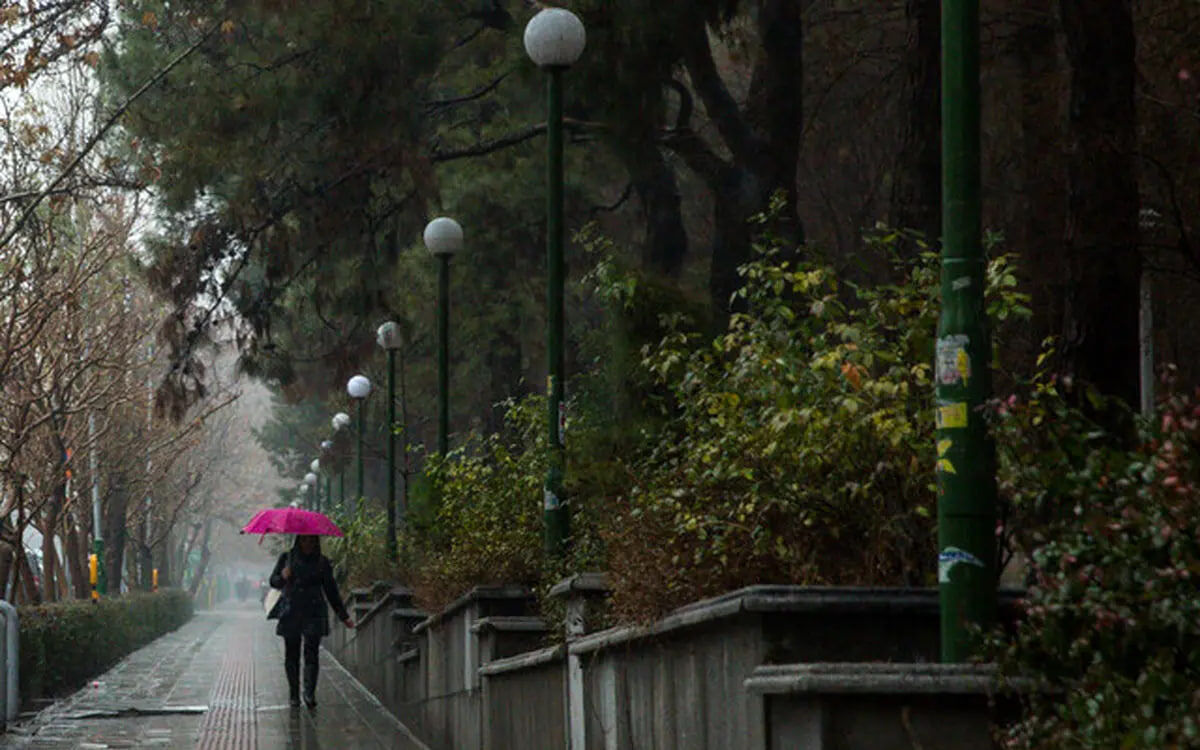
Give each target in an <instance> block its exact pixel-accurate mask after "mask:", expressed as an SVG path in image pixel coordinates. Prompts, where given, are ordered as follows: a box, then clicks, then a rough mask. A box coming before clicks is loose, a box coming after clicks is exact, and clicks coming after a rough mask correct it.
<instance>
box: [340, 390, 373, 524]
mask: <svg viewBox="0 0 1200 750" xmlns="http://www.w3.org/2000/svg"><path fill="white" fill-rule="evenodd" d="M346 393H348V394H350V398H352V399H354V400H355V401H357V402H358V497H357V498H355V501H354V503H355V508H357V504H358V502H359V501H361V500H362V499H363V498H364V497H366V487H365V480H366V475H365V474H364V473H363V443H364V442H365V440H366V435H367V396H370V395H371V381H370V380H368V379H367V377H366V376H365V375H355V376H354V377H352V378H350V379H349V380H348V381H346Z"/></svg>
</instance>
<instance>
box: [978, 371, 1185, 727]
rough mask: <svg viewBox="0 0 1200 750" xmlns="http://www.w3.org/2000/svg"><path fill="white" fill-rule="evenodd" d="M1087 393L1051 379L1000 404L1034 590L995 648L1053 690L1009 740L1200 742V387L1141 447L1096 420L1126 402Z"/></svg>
mask: <svg viewBox="0 0 1200 750" xmlns="http://www.w3.org/2000/svg"><path fill="white" fill-rule="evenodd" d="M1077 390H1078V389H1077ZM1082 393H1083V397H1082V399H1081V398H1079V397H1078V394H1065V393H1064V392H1063V389H1062V387H1061V384H1060V383H1057V382H1055V381H1054V380H1052V379H1049V378H1041V379H1039V380H1038V381H1036V382H1035V384H1034V387H1033V389H1032V391H1031V392H1030V393H1029V394H1027V395H1026V396H1025V397H1024V398H1021V399H1017V398H1013V399H1011V400H1008V401H1005V402H1001V403H999V404H998V405H997V409H996V418H997V425H996V432H997V434H998V436H999V441H998V442H999V444H1000V445H1001V446H1002V447H1003V450H1002V451H1001V454H1000V456H1001V459H1002V461H1001V471H1000V479H1001V483H1000V486H1001V489H1002V490H1003V491H1004V492H1005V493H1006V495H1007V496H1008V497H1009V498H1010V499H1011V501H1012V502H1013V504H1014V513H1015V518H1016V522H1017V523H1018V524H1019V525H1020V533H1017V534H1015V535H1014V539H1015V543H1016V546H1017V548H1018V549H1020V550H1021V551H1023V552H1024V553H1025V554H1026V555H1027V556H1028V558H1029V561H1030V580H1031V582H1032V585H1031V586H1030V588H1029V590H1028V593H1027V596H1026V600H1025V604H1024V607H1025V613H1024V617H1023V618H1022V620H1021V621H1020V622H1019V624H1018V625H1017V626H1016V631H1015V634H1002V635H999V636H996V637H994V638H993V640H992V643H991V646H992V652H993V655H994V656H995V657H996V658H997V659H998V660H1000V661H1001V663H1002V664H1003V666H1004V669H1005V672H1006V673H1007V674H1009V675H1013V676H1018V675H1019V676H1022V677H1032V678H1034V680H1035V681H1036V683H1037V687H1038V690H1036V691H1034V692H1031V693H1028V694H1027V696H1026V699H1027V701H1028V706H1027V707H1026V708H1027V710H1026V711H1025V712H1024V714H1023V718H1022V720H1021V721H1020V722H1019V723H1017V724H1015V725H1013V726H1012V727H1010V728H1008V729H1007V730H1006V731H1005V732H1004V736H1003V739H1004V740H1005V744H1006V746H1007V747H1012V748H1030V749H1033V748H1038V749H1041V748H1045V749H1046V750H1049V748H1084V747H1095V748H1122V749H1123V750H1126V749H1129V750H1132V749H1137V748H1145V749H1146V750H1150V749H1151V748H1153V749H1156V750H1157V749H1158V748H1170V747H1198V746H1200V598H1197V596H1196V578H1197V577H1200V392H1197V394H1195V395H1192V396H1184V395H1180V394H1173V395H1170V396H1169V397H1168V398H1166V399H1165V401H1164V402H1163V403H1162V404H1161V405H1160V408H1159V412H1158V414H1157V416H1156V417H1155V419H1154V420H1153V422H1144V423H1142V424H1141V425H1140V429H1139V431H1138V435H1137V439H1136V440H1133V441H1130V440H1128V439H1127V438H1125V437H1123V436H1114V435H1113V434H1112V433H1111V432H1110V431H1109V430H1108V429H1106V428H1105V426H1104V425H1102V424H1099V423H1098V422H1097V421H1096V420H1095V419H1094V418H1093V416H1092V415H1093V414H1106V413H1111V410H1112V409H1113V408H1114V407H1113V406H1112V405H1110V404H1106V403H1104V401H1103V399H1100V398H1099V397H1098V396H1096V395H1095V394H1094V393H1090V392H1089V391H1087V390H1086V389H1084V390H1083V391H1082ZM1078 401H1082V403H1083V406H1082V407H1079V406H1076V405H1074V404H1075V402H1078Z"/></svg>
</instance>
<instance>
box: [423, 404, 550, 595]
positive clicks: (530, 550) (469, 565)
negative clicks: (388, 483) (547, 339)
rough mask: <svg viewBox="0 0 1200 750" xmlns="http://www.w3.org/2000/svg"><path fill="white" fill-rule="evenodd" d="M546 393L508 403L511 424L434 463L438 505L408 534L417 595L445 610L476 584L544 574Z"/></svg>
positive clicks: (524, 579)
mask: <svg viewBox="0 0 1200 750" xmlns="http://www.w3.org/2000/svg"><path fill="white" fill-rule="evenodd" d="M545 403H546V402H545V399H544V398H543V397H541V396H528V397H526V398H524V399H521V400H519V401H510V402H509V403H508V404H507V405H506V430H505V432H503V433H499V434H495V433H493V434H489V435H484V436H481V435H478V434H473V435H471V436H469V437H468V438H467V440H466V441H465V443H464V444H463V445H462V446H461V447H459V448H458V449H456V450H454V451H452V452H451V453H450V455H449V456H447V457H446V458H445V459H444V460H442V459H439V458H438V457H432V458H431V459H430V462H429V464H427V473H428V476H429V480H430V486H431V489H430V492H431V494H432V496H433V502H434V509H433V511H432V514H430V516H429V517H427V518H426V519H424V523H422V519H421V518H420V517H419V516H417V517H414V518H413V519H411V521H412V522H411V523H410V524H409V528H408V529H407V530H406V531H405V533H404V534H403V545H404V548H405V553H406V554H407V555H408V556H409V559H410V561H411V564H413V565H414V569H413V572H412V573H411V574H410V576H409V577H410V580H411V582H412V586H413V590H414V593H415V595H416V598H417V600H418V601H419V602H420V603H421V604H422V605H423V606H425V607H426V608H429V609H430V610H431V611H436V610H437V609H440V608H441V607H443V606H444V605H445V604H447V603H449V602H450V601H452V600H453V599H454V598H456V597H457V596H459V595H460V594H462V593H463V592H465V591H467V590H468V589H470V588H471V587H472V586H476V585H485V584H500V583H526V584H530V585H536V584H537V583H538V582H539V581H540V579H541V567H542V557H543V554H542V541H541V519H542V513H541V510H542V508H541V504H540V503H539V502H538V498H540V497H541V494H542V479H543V477H544V475H545V471H546V465H547V463H546V451H545V446H546V440H545V435H544V434H543V432H544V430H543V425H544V421H543V420H544V415H545Z"/></svg>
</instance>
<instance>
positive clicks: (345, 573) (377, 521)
mask: <svg viewBox="0 0 1200 750" xmlns="http://www.w3.org/2000/svg"><path fill="white" fill-rule="evenodd" d="M337 523H338V527H339V528H341V530H342V532H343V533H344V534H345V537H343V538H341V539H337V538H334V539H329V540H326V541H325V542H324V543H323V544H322V545H321V551H322V553H323V554H324V555H325V556H326V557H328V558H329V560H330V562H331V563H333V569H334V572H335V574H336V575H337V577H338V582H339V583H340V584H342V585H343V586H346V587H348V588H359V587H363V586H368V585H370V584H373V583H374V582H376V581H394V580H396V579H397V578H399V576H400V569H399V565H398V563H397V562H396V561H395V560H391V559H390V558H389V557H388V552H387V515H386V514H385V513H382V512H380V511H378V510H374V509H371V508H368V507H363V506H360V507H359V508H358V512H357V513H356V514H355V515H354V516H347V515H339V516H338V517H337ZM343 593H345V592H343Z"/></svg>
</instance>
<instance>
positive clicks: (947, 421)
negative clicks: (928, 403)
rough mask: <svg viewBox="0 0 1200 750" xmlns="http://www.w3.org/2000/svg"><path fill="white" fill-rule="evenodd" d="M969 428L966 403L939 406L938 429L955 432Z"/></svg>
mask: <svg viewBox="0 0 1200 750" xmlns="http://www.w3.org/2000/svg"><path fill="white" fill-rule="evenodd" d="M966 426H967V405H966V403H965V402H961V403H957V404H946V405H945V406H939V407H938V410H937V428H938V429H939V430H953V429H956V428H961V427H966Z"/></svg>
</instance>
